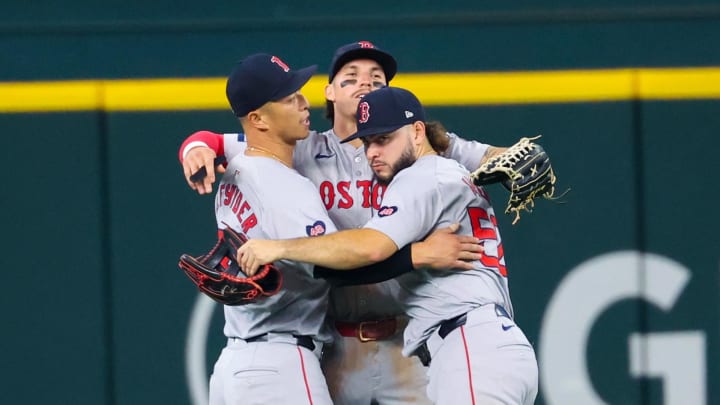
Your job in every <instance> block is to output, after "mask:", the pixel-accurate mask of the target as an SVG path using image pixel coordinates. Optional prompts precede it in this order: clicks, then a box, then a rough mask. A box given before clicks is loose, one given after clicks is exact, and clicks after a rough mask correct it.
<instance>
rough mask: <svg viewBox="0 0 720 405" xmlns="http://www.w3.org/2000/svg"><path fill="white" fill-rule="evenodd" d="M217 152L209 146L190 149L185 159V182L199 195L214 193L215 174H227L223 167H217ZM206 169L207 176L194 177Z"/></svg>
mask: <svg viewBox="0 0 720 405" xmlns="http://www.w3.org/2000/svg"><path fill="white" fill-rule="evenodd" d="M215 157H216V155H215V151H214V150H212V149H211V148H209V147H207V146H196V147H194V148H192V149H190V150H189V151H188V153H187V155H186V156H185V159H183V173H184V174H185V180H186V181H187V183H188V186H190V188H191V189H193V190H195V191H197V192H198V194H209V193H212V185H213V183H214V182H215V173H216V172H217V173H225V167H224V166H223V165H217V166H215ZM202 169H205V172H206V174H205V176H204V177H202V178H197V177H200V176H193V175H195V174H196V173H197V172H198V171H199V170H202Z"/></svg>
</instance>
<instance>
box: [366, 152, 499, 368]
mask: <svg viewBox="0 0 720 405" xmlns="http://www.w3.org/2000/svg"><path fill="white" fill-rule="evenodd" d="M452 223H459V224H460V229H459V230H458V234H465V235H474V236H476V237H477V238H479V239H480V240H481V243H483V246H484V248H485V252H484V254H483V258H482V259H481V260H479V261H475V262H474V263H473V264H474V269H473V270H468V271H457V272H452V271H441V270H429V269H420V270H418V271H414V272H412V273H408V274H404V275H402V276H400V277H398V278H397V281H398V283H399V284H400V285H401V287H402V288H403V290H404V292H405V294H406V296H405V297H403V300H402V301H403V302H404V303H405V305H406V306H407V308H406V309H407V313H408V315H410V323H408V326H407V328H405V347H404V348H403V354H405V355H410V354H411V353H413V352H414V351H415V349H416V348H417V347H418V346H419V345H420V344H422V343H423V342H424V341H425V340H426V339H427V338H428V337H429V336H430V335H431V334H432V332H434V331H435V329H436V328H437V327H438V325H439V324H440V323H441V322H442V321H444V320H447V319H451V318H453V317H455V316H457V315H460V314H463V313H466V312H469V311H471V310H472V309H475V308H477V307H479V306H481V305H484V304H489V303H495V304H499V305H501V306H503V307H504V308H505V309H506V310H507V311H508V313H509V314H510V316H512V304H511V302H510V294H509V290H508V281H507V277H506V276H507V273H506V270H505V258H504V254H503V248H502V241H501V238H500V233H499V231H498V228H497V223H496V220H495V212H494V210H493V208H492V205H491V204H490V199H489V197H488V195H487V194H486V193H485V191H484V190H483V189H482V188H481V187H477V186H475V185H474V184H473V183H472V182H471V181H470V177H469V172H468V171H467V170H466V169H465V168H464V167H462V166H461V165H459V164H458V163H457V162H456V161H453V160H449V159H445V158H443V157H440V156H436V155H428V156H423V157H421V158H420V159H418V160H417V161H416V162H415V164H413V165H412V166H410V167H408V168H406V169H404V170H401V171H400V172H399V173H398V174H397V175H396V176H395V178H394V179H393V180H392V182H391V183H390V184H389V185H388V187H387V190H386V191H385V196H384V198H383V202H382V207H380V209H379V210H378V213H377V215H376V216H374V217H373V218H372V219H371V220H370V222H368V223H367V225H365V227H366V228H371V229H376V230H378V231H380V232H382V233H384V234H385V235H387V236H388V237H390V238H391V239H392V240H393V241H394V242H395V244H396V245H397V246H405V245H406V244H408V243H411V242H413V241H417V240H421V239H423V238H424V237H425V236H426V235H428V234H429V233H431V232H432V231H434V230H435V229H437V228H440V227H445V226H448V225H450V224H452Z"/></svg>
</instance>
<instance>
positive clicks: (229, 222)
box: [215, 155, 336, 342]
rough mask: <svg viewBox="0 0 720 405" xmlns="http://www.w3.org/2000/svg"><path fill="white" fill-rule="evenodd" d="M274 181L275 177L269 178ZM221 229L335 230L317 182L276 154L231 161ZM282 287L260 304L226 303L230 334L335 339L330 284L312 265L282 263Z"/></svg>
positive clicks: (221, 192) (223, 185)
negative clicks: (331, 326) (328, 319)
mask: <svg viewBox="0 0 720 405" xmlns="http://www.w3.org/2000/svg"><path fill="white" fill-rule="evenodd" d="M269 179H271V180H269ZM215 215H216V218H217V225H218V229H223V228H225V227H226V226H230V227H231V228H233V229H234V230H236V231H238V232H241V233H243V234H245V235H247V236H248V238H261V239H287V238H297V237H303V236H316V235H322V234H324V233H326V232H327V233H330V232H335V231H336V229H335V225H333V223H332V220H331V219H330V218H329V217H328V215H327V212H326V211H325V209H324V208H323V205H322V202H321V201H320V198H319V196H318V194H317V191H316V189H315V186H314V185H313V184H312V183H311V182H310V181H309V180H308V179H307V178H305V177H303V176H301V175H300V174H299V173H297V172H296V171H295V170H293V169H290V168H288V167H286V166H285V165H283V164H282V163H280V162H278V161H276V160H275V159H272V158H266V157H248V156H244V155H240V156H237V157H236V158H234V159H232V160H231V161H230V163H229V165H228V167H227V171H226V172H225V174H224V175H223V178H222V180H221V182H220V184H219V186H218V192H217V194H216V197H215ZM275 264H276V266H278V268H279V269H280V271H281V272H282V273H283V286H282V289H281V290H280V292H279V293H278V294H276V295H273V296H271V297H268V298H266V299H263V300H261V301H259V302H257V303H253V304H248V305H242V306H224V310H225V329H224V332H225V335H226V336H228V337H239V338H243V339H246V338H252V337H255V336H260V335H263V334H265V333H268V332H284V333H290V334H294V335H306V336H312V337H313V338H314V339H315V340H318V341H322V342H329V341H331V340H332V336H331V334H330V331H329V330H328V329H327V324H326V323H325V316H326V314H327V309H328V290H329V287H328V284H327V283H326V282H325V281H324V280H317V279H314V278H313V276H312V266H310V265H308V264H306V263H299V262H291V261H279V262H276V263H275Z"/></svg>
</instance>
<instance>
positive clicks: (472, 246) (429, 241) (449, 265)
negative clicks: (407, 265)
mask: <svg viewBox="0 0 720 405" xmlns="http://www.w3.org/2000/svg"><path fill="white" fill-rule="evenodd" d="M458 229H460V225H459V224H452V225H450V226H449V227H447V228H441V229H438V230H436V231H435V232H433V233H431V234H430V236H428V237H427V238H425V240H424V241H422V242H417V243H415V244H413V248H412V258H413V265H414V266H415V268H421V267H430V268H433V269H436V270H447V269H452V270H471V269H473V266H472V263H471V262H472V261H473V260H480V258H481V257H482V253H483V252H484V249H483V246H482V245H481V244H480V243H479V242H480V240H479V239H478V238H476V237H474V236H470V235H456V234H455V232H457V230H458Z"/></svg>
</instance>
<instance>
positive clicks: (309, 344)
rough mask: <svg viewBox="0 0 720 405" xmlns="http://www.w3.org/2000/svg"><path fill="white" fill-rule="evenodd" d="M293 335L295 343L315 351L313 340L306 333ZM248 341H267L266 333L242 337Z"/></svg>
mask: <svg viewBox="0 0 720 405" xmlns="http://www.w3.org/2000/svg"><path fill="white" fill-rule="evenodd" d="M293 337H294V338H295V339H296V342H295V344H297V345H298V346H302V347H304V348H306V349H308V350H310V351H311V352H312V351H315V342H314V341H313V339H312V338H311V337H310V336H307V335H293ZM242 340H244V341H246V342H248V343H253V342H267V341H268V335H267V333H266V334H264V335H260V336H255V337H251V338H249V339H242Z"/></svg>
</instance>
